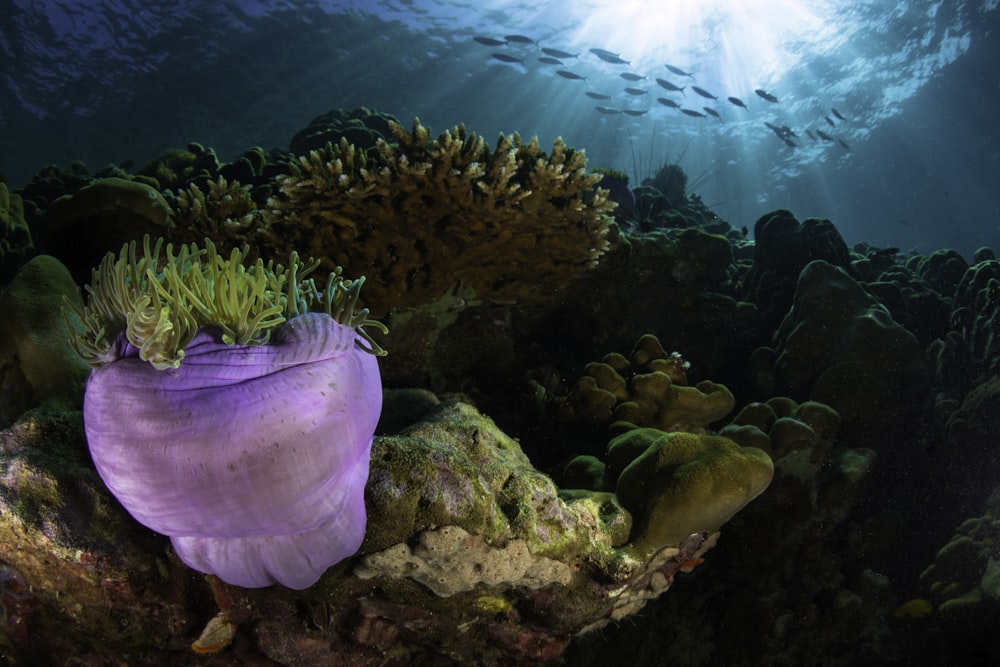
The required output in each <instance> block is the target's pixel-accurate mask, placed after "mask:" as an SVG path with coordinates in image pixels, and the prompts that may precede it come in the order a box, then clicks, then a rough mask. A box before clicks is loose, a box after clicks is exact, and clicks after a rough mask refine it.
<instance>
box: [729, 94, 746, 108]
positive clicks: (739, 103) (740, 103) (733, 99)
mask: <svg viewBox="0 0 1000 667" xmlns="http://www.w3.org/2000/svg"><path fill="white" fill-rule="evenodd" d="M726 99H727V100H729V101H730V102H732V103H733V104H735V105H736V106H738V107H743V108H744V109H747V105H746V103H745V102H744V101H743V100H741V99H740V98H738V97H727V98H726ZM747 111H749V109H747Z"/></svg>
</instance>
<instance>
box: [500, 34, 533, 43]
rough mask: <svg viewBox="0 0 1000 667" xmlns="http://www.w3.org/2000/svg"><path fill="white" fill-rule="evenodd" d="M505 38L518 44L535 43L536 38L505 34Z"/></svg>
mask: <svg viewBox="0 0 1000 667" xmlns="http://www.w3.org/2000/svg"><path fill="white" fill-rule="evenodd" d="M503 38H504V39H506V40H507V41H508V42H514V43H516V44H534V43H535V40H533V39H531V38H530V37H525V36H524V35H504V36H503Z"/></svg>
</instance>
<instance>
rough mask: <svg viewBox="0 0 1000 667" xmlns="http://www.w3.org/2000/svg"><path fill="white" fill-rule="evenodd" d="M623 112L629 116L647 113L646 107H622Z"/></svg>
mask: <svg viewBox="0 0 1000 667" xmlns="http://www.w3.org/2000/svg"><path fill="white" fill-rule="evenodd" d="M622 113H623V114H625V115H627V116H642V115H644V114H645V113H646V110H645V109H622Z"/></svg>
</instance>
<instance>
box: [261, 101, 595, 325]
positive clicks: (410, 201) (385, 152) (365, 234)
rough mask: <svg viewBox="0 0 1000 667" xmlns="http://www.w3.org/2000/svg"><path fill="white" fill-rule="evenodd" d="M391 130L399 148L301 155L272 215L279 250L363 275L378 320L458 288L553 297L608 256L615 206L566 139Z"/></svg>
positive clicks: (417, 127)
mask: <svg viewBox="0 0 1000 667" xmlns="http://www.w3.org/2000/svg"><path fill="white" fill-rule="evenodd" d="M391 127H392V130H393V132H394V133H395V135H396V140H397V142H398V143H397V144H390V143H388V142H387V141H385V140H383V139H379V140H378V141H377V142H376V145H375V148H374V149H370V150H368V151H365V150H362V149H359V148H357V147H356V146H354V145H352V144H350V143H349V142H348V141H347V139H346V138H341V140H340V143H339V144H337V145H332V144H330V145H327V146H326V147H325V148H322V149H319V150H313V151H310V152H309V153H308V154H306V155H302V156H301V157H300V158H299V160H298V162H297V163H294V164H293V167H294V171H293V173H292V174H291V175H288V176H285V177H280V178H279V188H278V192H277V193H276V194H275V196H273V197H272V198H271V200H270V201H269V204H268V210H267V215H266V218H267V220H266V224H267V227H268V234H269V235H270V242H271V243H272V244H273V245H274V246H275V247H279V248H286V249H287V248H298V249H300V250H302V251H304V252H308V253H309V254H312V255H313V256H316V257H321V258H323V262H324V265H323V266H324V268H325V269H332V268H333V267H335V266H342V267H344V270H345V271H347V272H348V273H351V272H355V273H361V272H363V273H365V275H367V276H368V279H369V284H368V287H367V288H366V297H365V298H366V301H365V304H366V305H367V306H368V307H369V308H370V309H371V310H372V312H373V313H375V314H382V313H385V312H388V311H389V310H391V309H393V308H395V307H398V306H416V305H419V304H423V303H427V302H428V301H432V300H434V299H436V298H437V297H439V296H440V295H441V294H442V293H443V292H444V291H445V290H446V289H448V288H449V287H452V286H454V285H456V284H459V283H461V284H464V285H466V286H468V287H471V288H472V289H474V290H475V292H476V293H477V294H478V295H480V296H481V297H484V298H495V299H518V300H540V299H544V298H546V297H548V296H550V295H551V294H552V293H554V292H556V291H558V290H559V289H561V288H563V287H565V286H566V285H567V284H568V283H569V282H571V281H572V280H573V279H574V278H575V277H577V276H578V275H579V274H580V273H581V272H583V271H585V270H587V269H588V268H590V267H592V266H594V265H595V263H596V262H597V260H598V259H599V258H600V256H601V255H602V254H603V253H604V252H605V251H606V250H607V248H608V241H607V240H606V238H605V236H606V234H607V231H608V228H609V225H610V223H611V217H610V213H611V211H612V210H613V207H614V205H613V203H611V202H609V201H608V200H607V192H606V191H605V190H600V189H596V188H595V186H596V184H597V183H598V182H599V181H600V179H601V175H600V174H596V173H595V174H588V173H587V171H586V164H587V162H586V158H585V156H584V153H583V152H582V151H576V150H573V149H572V148H570V147H568V146H566V144H565V143H563V141H562V140H561V139H557V140H556V141H555V143H554V144H553V147H552V151H551V152H550V153H548V154H546V153H545V152H543V151H542V149H541V148H540V147H539V145H538V141H537V139H535V138H533V139H531V140H530V141H527V142H525V141H523V140H522V139H521V137H520V136H519V135H518V134H516V133H515V134H513V135H508V136H505V135H501V136H500V138H499V139H498V140H497V143H496V146H495V147H494V148H493V149H492V150H490V149H489V148H488V147H487V145H486V143H485V141H484V140H483V138H482V137H479V136H477V135H476V134H475V133H467V132H466V130H465V128H464V127H463V126H458V127H453V128H451V129H450V130H447V131H445V132H444V133H442V134H441V135H440V136H439V137H438V138H437V139H435V140H434V141H433V142H432V141H430V132H429V130H428V129H427V128H426V127H424V126H423V125H421V124H420V121H419V120H418V119H415V120H414V122H413V129H412V131H409V132H408V131H406V130H405V129H403V128H402V127H401V126H400V125H398V124H396V123H391ZM286 252H287V250H286ZM278 256H280V253H278Z"/></svg>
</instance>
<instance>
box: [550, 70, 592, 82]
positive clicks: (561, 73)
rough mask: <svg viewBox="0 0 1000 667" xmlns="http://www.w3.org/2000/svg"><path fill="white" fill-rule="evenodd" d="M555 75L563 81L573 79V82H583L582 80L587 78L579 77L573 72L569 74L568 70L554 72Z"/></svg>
mask: <svg viewBox="0 0 1000 667" xmlns="http://www.w3.org/2000/svg"><path fill="white" fill-rule="evenodd" d="M556 74H558V75H559V76H561V77H562V78H564V79H573V80H574V81H583V80H584V79H586V78H587V77H585V76H580V75H579V74H574V73H573V72H570V71H569V70H565V69H560V70H556Z"/></svg>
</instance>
